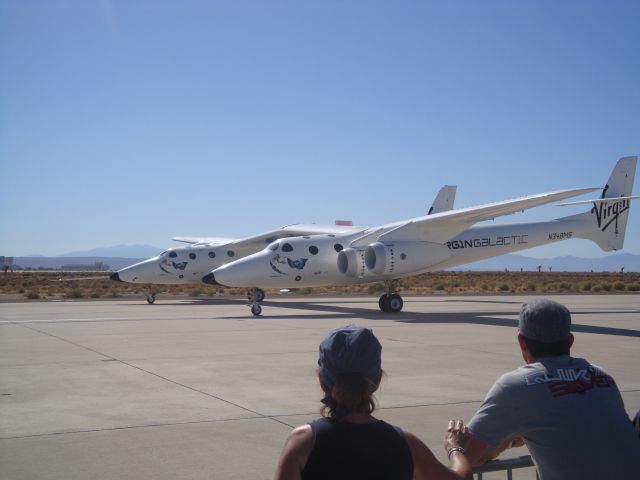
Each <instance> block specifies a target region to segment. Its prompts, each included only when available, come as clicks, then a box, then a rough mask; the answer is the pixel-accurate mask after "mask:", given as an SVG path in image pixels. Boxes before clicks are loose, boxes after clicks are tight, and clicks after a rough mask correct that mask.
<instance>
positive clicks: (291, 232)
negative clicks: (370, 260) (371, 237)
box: [231, 223, 366, 251]
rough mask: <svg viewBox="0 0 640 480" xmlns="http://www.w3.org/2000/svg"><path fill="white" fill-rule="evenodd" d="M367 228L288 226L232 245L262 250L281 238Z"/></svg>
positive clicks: (338, 232) (314, 225)
mask: <svg viewBox="0 0 640 480" xmlns="http://www.w3.org/2000/svg"><path fill="white" fill-rule="evenodd" d="M365 229H366V227H353V226H351V225H318V224H315V223H311V224H294V225H286V226H284V227H280V228H276V229H275V230H270V231H268V232H264V233H261V234H259V235H254V236H252V237H247V238H242V239H239V240H235V241H233V242H232V243H231V244H232V245H233V246H234V247H236V248H251V249H255V250H256V251H257V250H262V249H263V248H264V247H266V246H267V245H269V244H270V243H271V242H274V241H275V240H278V239H279V238H286V237H301V236H305V235H320V234H334V235H338V234H342V233H347V232H354V231H355V232H358V231H363V230H365Z"/></svg>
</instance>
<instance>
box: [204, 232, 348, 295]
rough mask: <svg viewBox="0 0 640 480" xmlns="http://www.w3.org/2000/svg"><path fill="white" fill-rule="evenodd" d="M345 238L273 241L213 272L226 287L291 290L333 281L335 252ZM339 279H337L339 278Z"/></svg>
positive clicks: (217, 279)
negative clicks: (258, 250) (265, 246)
mask: <svg viewBox="0 0 640 480" xmlns="http://www.w3.org/2000/svg"><path fill="white" fill-rule="evenodd" d="M346 241H347V237H345V236H337V235H333V234H331V235H313V236H308V237H292V238H283V239H280V240H276V241H275V242H273V243H271V244H269V246H268V247H267V248H265V249H264V250H262V251H260V252H258V253H254V254H253V255H249V256H248V257H246V258H243V259H241V260H237V261H234V262H232V263H229V264H227V265H223V266H222V267H220V268H218V269H216V270H214V271H213V275H214V277H215V280H216V282H218V283H220V284H222V285H226V286H230V287H263V288H269V287H273V288H295V287H298V286H318V285H325V284H327V283H328V281H331V280H333V281H335V278H336V275H337V274H338V272H337V267H336V265H337V257H338V253H339V252H340V251H341V250H342V249H343V248H344V245H345V242H346ZM341 277H343V276H339V277H338V279H340V278H341Z"/></svg>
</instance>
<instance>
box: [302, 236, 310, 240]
mask: <svg viewBox="0 0 640 480" xmlns="http://www.w3.org/2000/svg"><path fill="white" fill-rule="evenodd" d="M302 238H305V239H307V240H309V239H310V238H311V237H309V236H306V235H305V236H304V237H302Z"/></svg>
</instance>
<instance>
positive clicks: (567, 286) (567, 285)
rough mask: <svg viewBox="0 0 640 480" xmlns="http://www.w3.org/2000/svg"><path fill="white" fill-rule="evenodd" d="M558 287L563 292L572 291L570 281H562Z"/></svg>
mask: <svg viewBox="0 0 640 480" xmlns="http://www.w3.org/2000/svg"><path fill="white" fill-rule="evenodd" d="M558 289H559V290H560V291H561V292H569V291H571V284H570V283H569V282H560V285H558Z"/></svg>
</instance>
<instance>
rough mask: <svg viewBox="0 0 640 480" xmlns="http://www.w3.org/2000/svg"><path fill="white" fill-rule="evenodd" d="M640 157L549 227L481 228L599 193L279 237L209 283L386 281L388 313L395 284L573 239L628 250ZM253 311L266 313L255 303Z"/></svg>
mask: <svg viewBox="0 0 640 480" xmlns="http://www.w3.org/2000/svg"><path fill="white" fill-rule="evenodd" d="M636 163H637V157H625V158H621V159H620V160H619V161H618V162H617V164H616V166H615V168H614V169H613V172H612V173H611V176H610V178H609V181H608V182H607V184H606V185H605V187H604V189H602V194H601V195H600V198H597V199H594V200H586V201H580V202H573V203H565V204H562V205H580V204H589V205H591V206H592V207H591V209H590V210H589V211H587V212H584V213H581V214H578V215H572V216H568V217H563V218H558V219H555V220H551V221H547V222H535V223H519V224H510V225H491V226H477V227H473V225H474V224H476V223H478V222H481V221H484V220H492V219H494V218H496V217H499V216H502V215H508V214H511V213H516V212H519V211H524V210H525V209H529V208H533V207H537V206H540V205H544V204H547V203H551V202H556V201H559V200H564V199H567V198H570V197H575V196H578V195H582V194H585V193H589V192H593V191H595V190H599V189H596V188H580V189H572V190H560V191H555V192H550V193H542V194H538V195H532V196H527V197H522V198H517V199H513V200H505V201H501V202H496V203H489V204H486V205H480V206H476V207H468V208H460V209H444V210H442V211H437V212H435V213H434V212H432V213H431V214H430V215H425V216H422V217H417V218H411V219H409V220H403V221H400V222H395V223H390V224H387V225H381V226H378V227H373V228H361V229H359V230H357V231H355V230H352V231H349V232H344V233H328V234H327V233H324V232H323V233H321V234H318V235H309V236H306V237H295V238H286V239H279V240H276V241H274V242H273V243H271V244H270V245H268V246H267V247H266V248H265V249H264V250H262V251H260V252H257V253H254V254H251V255H248V256H247V257H245V258H243V259H240V260H235V261H233V262H230V263H227V264H225V265H223V266H220V267H218V268H216V269H215V270H213V271H212V272H211V273H210V274H208V275H206V276H205V277H203V279H202V280H203V281H204V282H205V283H208V284H213V285H224V286H228V287H248V288H258V287H260V288H299V287H319V286H329V285H331V286H333V285H348V284H356V283H368V282H380V281H381V282H384V285H385V290H386V293H385V294H383V295H382V296H381V297H380V301H379V306H380V309H381V310H382V311H383V312H399V311H400V310H402V307H403V301H402V297H401V296H400V295H399V294H398V293H397V292H396V285H397V280H398V279H400V278H403V277H408V276H412V275H418V274H421V273H425V272H432V271H435V270H442V269H446V268H450V267H453V266H456V265H461V264H465V263H470V262H475V261H478V260H482V259H485V258H489V257H494V256H498V255H504V254H506V253H511V252H515V251H518V250H524V249H527V248H532V247H538V246H541V245H547V244H550V243H553V242H558V241H561V240H568V239H571V238H586V239H590V240H593V241H594V242H595V243H596V244H598V246H600V248H601V249H602V250H604V251H611V250H619V249H621V248H622V245H623V241H624V234H625V230H626V226H627V219H628V216H629V204H630V200H631V199H634V198H640V197H632V196H631V191H632V187H633V180H634V176H635V170H636ZM250 306H251V311H252V313H253V314H254V315H260V313H261V312H262V308H261V306H260V305H259V303H258V302H257V301H254V302H251V304H250Z"/></svg>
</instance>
